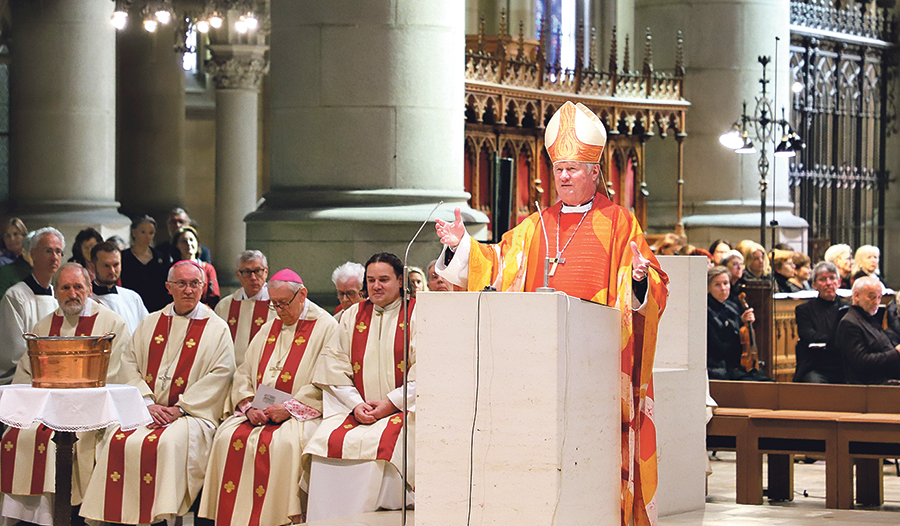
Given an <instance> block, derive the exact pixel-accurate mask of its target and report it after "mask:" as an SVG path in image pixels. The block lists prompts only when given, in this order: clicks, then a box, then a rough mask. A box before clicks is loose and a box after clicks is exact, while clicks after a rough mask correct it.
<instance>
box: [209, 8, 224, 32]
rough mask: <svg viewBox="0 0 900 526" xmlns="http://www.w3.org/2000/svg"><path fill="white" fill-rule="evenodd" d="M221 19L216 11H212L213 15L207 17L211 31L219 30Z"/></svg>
mask: <svg viewBox="0 0 900 526" xmlns="http://www.w3.org/2000/svg"><path fill="white" fill-rule="evenodd" d="M222 22H223V21H222V17H221V16H220V15H219V13H217V12H216V11H213V14H212V15H210V17H209V25H210V26H212V28H213V29H219V28H220V27H222Z"/></svg>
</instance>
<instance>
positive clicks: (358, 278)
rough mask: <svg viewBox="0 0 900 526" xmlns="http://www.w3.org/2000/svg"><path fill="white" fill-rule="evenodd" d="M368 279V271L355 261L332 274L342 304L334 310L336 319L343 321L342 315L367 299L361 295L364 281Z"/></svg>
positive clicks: (347, 263)
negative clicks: (352, 306)
mask: <svg viewBox="0 0 900 526" xmlns="http://www.w3.org/2000/svg"><path fill="white" fill-rule="evenodd" d="M365 279H366V269H365V268H363V266H362V265H360V264H359V263H357V262H355V261H348V262H346V263H344V264H343V265H341V266H339V267H338V268H336V269H334V272H332V273H331V282H332V283H334V289H335V290H336V291H337V297H338V301H339V302H340V304H338V306H337V308H335V309H334V319H336V320H337V321H341V315H342V314H343V313H344V311H345V310H347V309H349V308H350V306H351V305H353V304H354V303H359V302H360V301H363V300H365V299H366V297H365V296H363V295H362V294H360V291H361V290H362V288H363V281H364V280H365Z"/></svg>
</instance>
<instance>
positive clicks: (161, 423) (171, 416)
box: [147, 404, 181, 429]
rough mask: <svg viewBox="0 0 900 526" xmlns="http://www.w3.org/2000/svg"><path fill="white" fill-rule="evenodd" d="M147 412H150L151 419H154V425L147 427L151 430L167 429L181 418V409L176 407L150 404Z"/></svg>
mask: <svg viewBox="0 0 900 526" xmlns="http://www.w3.org/2000/svg"><path fill="white" fill-rule="evenodd" d="M147 411H150V417H151V418H153V423H151V424H150V425H148V426H147V427H148V428H150V429H159V428H161V427H166V426H167V425H169V424H171V423H172V422H174V421H176V420H178V419H179V418H181V409H178V406H174V405H173V406H172V407H166V406H164V405H157V404H150V405H148V406H147Z"/></svg>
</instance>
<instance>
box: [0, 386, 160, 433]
mask: <svg viewBox="0 0 900 526" xmlns="http://www.w3.org/2000/svg"><path fill="white" fill-rule="evenodd" d="M152 421H153V419H151V418H150V412H149V411H147V406H146V404H145V403H144V399H143V398H142V397H141V392H140V391H139V390H138V388H137V387H134V386H133V385H118V384H109V385H107V386H106V387H85V388H79V389H43V388H38V387H31V386H30V385H27V384H22V385H4V386H0V422H3V423H4V424H6V425H9V426H12V427H18V428H21V429H25V428H28V427H30V426H31V424H32V423H33V422H42V423H43V424H44V425H45V426H47V427H49V428H50V429H53V430H55V431H72V432H74V431H93V430H96V429H105V428H107V427H109V426H111V425H115V424H119V425H120V426H121V427H122V429H123V430H124V431H128V430H131V429H135V428H138V427H140V426H144V425H148V424H150V423H151V422H152Z"/></svg>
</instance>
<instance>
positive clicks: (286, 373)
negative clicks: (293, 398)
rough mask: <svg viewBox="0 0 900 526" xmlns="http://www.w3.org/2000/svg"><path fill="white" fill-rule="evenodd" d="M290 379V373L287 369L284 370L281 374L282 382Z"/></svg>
mask: <svg viewBox="0 0 900 526" xmlns="http://www.w3.org/2000/svg"><path fill="white" fill-rule="evenodd" d="M290 379H291V373H289V372H287V371H285V372H284V374H282V375H281V381H282V382H287V381H288V380H290Z"/></svg>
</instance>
